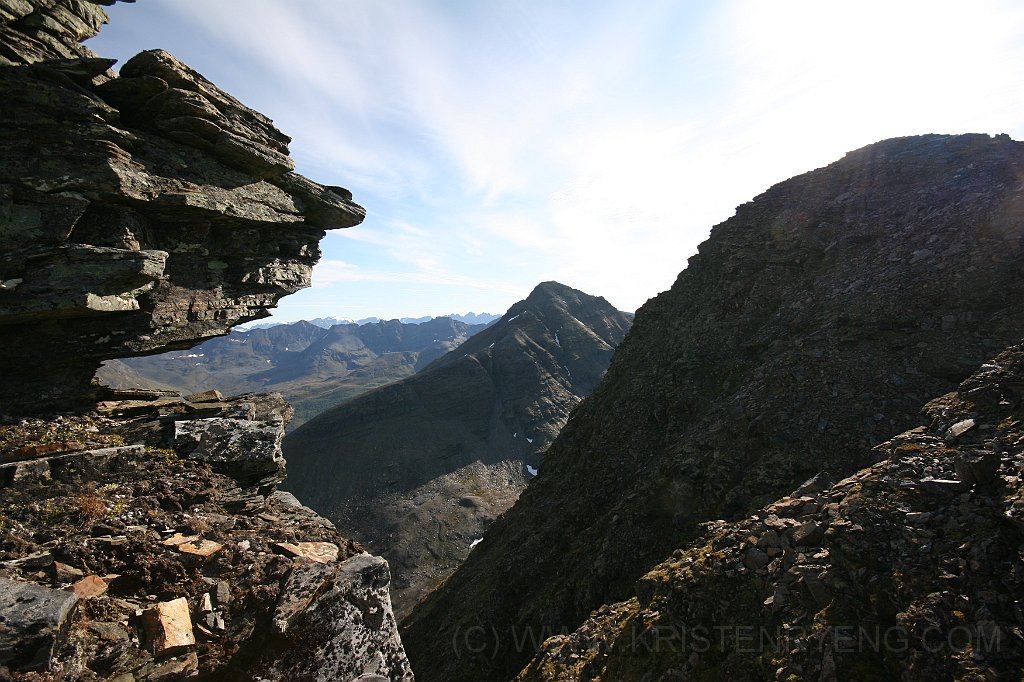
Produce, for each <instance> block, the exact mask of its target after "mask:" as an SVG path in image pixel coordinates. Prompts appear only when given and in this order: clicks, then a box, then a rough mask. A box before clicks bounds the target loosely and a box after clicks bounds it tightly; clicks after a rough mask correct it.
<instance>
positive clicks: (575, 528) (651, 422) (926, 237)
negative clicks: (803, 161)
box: [402, 135, 1024, 681]
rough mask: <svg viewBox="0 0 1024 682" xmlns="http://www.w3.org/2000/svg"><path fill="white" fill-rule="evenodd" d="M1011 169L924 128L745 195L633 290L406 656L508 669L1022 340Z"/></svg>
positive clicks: (502, 674)
mask: <svg viewBox="0 0 1024 682" xmlns="http://www.w3.org/2000/svg"><path fill="white" fill-rule="evenodd" d="M1022 177H1024V144H1022V143H1019V142H1014V141H1012V140H1010V139H1009V138H1008V137H1006V136H997V137H989V136H986V135H964V136H942V135H927V136H921V137H911V138H900V139H894V140H888V141H884V142H880V143H877V144H874V145H870V146H868V147H865V148H863V149H860V150H857V151H855V152H851V153H849V154H847V155H846V156H845V157H844V158H843V159H841V160H839V161H837V162H835V163H833V164H831V165H829V166H827V167H825V168H822V169H818V170H815V171H812V172H809V173H806V174H804V175H801V176H798V177H795V178H793V179H790V180H787V181H785V182H782V183H780V184H778V185H776V186H774V187H772V188H771V189H769V190H768V191H767V192H765V193H764V194H762V195H761V196H759V197H757V198H755V199H754V200H753V201H752V202H750V203H747V204H744V205H742V206H740V207H739V208H738V209H737V211H736V215H735V216H733V217H732V218H730V219H729V220H727V221H725V222H724V223H722V224H720V225H718V226H716V227H715V228H714V229H713V230H712V232H711V236H710V238H709V239H708V240H707V241H706V242H705V243H704V244H702V245H701V247H700V250H699V253H698V254H697V255H696V256H694V257H693V258H691V259H690V262H689V265H688V267H687V268H686V270H684V271H683V272H682V274H680V276H679V278H678V280H677V281H676V283H675V284H674V286H673V287H672V289H671V290H669V291H667V292H665V293H663V294H661V295H659V296H658V297H656V298H654V299H652V300H651V301H649V302H648V303H647V304H646V305H645V306H644V307H643V308H641V310H640V311H638V313H637V317H636V320H635V322H634V325H633V328H632V330H631V331H630V333H629V335H628V337H627V338H626V340H625V341H624V342H623V343H622V344H621V345H620V347H619V349H618V350H617V352H616V354H615V357H614V359H613V361H612V364H611V366H610V367H609V369H608V372H607V374H606V375H605V378H604V380H603V381H602V382H601V385H600V386H599V387H598V388H597V390H596V391H595V392H594V394H593V396H591V397H590V398H589V399H588V400H586V401H584V402H583V404H582V405H580V407H579V408H577V409H576V411H575V412H574V413H573V416H572V418H571V419H570V420H569V421H568V423H567V424H566V426H565V428H563V429H562V432H561V433H560V435H559V437H558V439H557V440H556V441H555V442H554V444H553V445H552V446H551V448H550V449H549V450H548V451H547V453H546V454H545V456H544V466H543V468H542V469H541V471H540V475H539V476H538V477H537V478H536V479H535V480H534V481H532V482H531V484H530V485H529V486H528V487H527V488H526V490H525V491H524V492H523V494H522V495H521V497H520V498H519V501H518V502H517V503H516V505H515V506H514V507H513V508H512V509H511V510H509V511H508V512H506V514H505V515H504V516H502V517H500V518H499V519H498V520H497V521H495V523H494V524H492V526H491V527H490V528H489V529H488V531H487V534H486V536H485V537H484V539H483V541H482V542H481V543H480V544H479V546H477V547H476V548H475V549H474V551H473V553H472V554H471V555H470V556H469V558H468V559H467V561H466V562H465V563H464V564H463V565H462V566H461V567H460V568H459V569H458V570H457V571H456V572H455V573H454V574H453V575H452V576H451V577H450V578H449V579H448V580H447V581H446V582H445V583H444V584H443V585H442V586H441V587H440V588H439V589H438V590H436V591H434V592H433V593H432V594H431V595H430V596H428V597H427V599H426V600H424V601H423V602H422V603H420V604H419V605H418V606H417V607H416V608H415V609H414V611H413V612H412V614H411V615H410V616H409V617H408V618H407V619H405V621H404V622H403V624H402V627H403V629H402V632H403V641H404V643H405V646H406V649H407V651H408V652H409V656H410V659H411V661H412V663H413V667H414V669H415V670H416V672H417V675H418V676H419V678H420V679H423V680H445V681H455V680H477V679H508V678H511V677H513V676H515V675H516V673H517V672H518V671H519V670H520V669H521V668H522V667H523V666H524V665H525V664H527V662H528V661H529V660H530V659H531V658H532V657H533V656H534V654H535V653H536V651H537V645H538V644H539V642H540V640H542V639H544V635H546V634H553V633H560V632H567V633H571V632H573V631H575V630H576V628H577V627H579V626H580V624H581V623H582V622H583V621H584V620H585V619H586V618H587V617H588V616H589V615H590V613H591V612H592V611H593V610H594V609H597V608H598V607H600V606H601V605H602V604H606V603H608V604H610V603H615V602H620V601H622V600H625V599H628V598H629V597H630V596H631V595H632V594H633V586H634V583H635V582H636V580H637V579H639V578H640V577H641V576H642V575H644V574H645V573H646V572H647V571H648V570H650V569H651V567H653V566H655V565H656V564H657V563H658V562H660V561H663V560H665V558H666V557H668V556H669V555H670V554H671V553H672V552H673V551H674V550H676V549H678V548H680V547H686V546H688V545H690V544H691V543H692V542H693V541H694V540H695V539H697V538H698V537H700V536H701V535H702V534H703V533H704V532H705V531H704V528H705V526H704V525H703V524H705V523H706V522H709V521H714V520H718V519H724V520H727V521H728V520H732V521H735V520H738V519H743V518H746V517H747V516H749V515H750V514H751V513H753V512H754V511H755V510H757V509H760V508H762V507H764V506H766V505H768V504H770V503H771V502H772V501H774V500H777V499H778V498H780V497H782V496H784V495H786V494H787V493H789V492H790V491H792V490H793V489H794V488H796V487H797V486H798V485H800V483H801V482H802V481H805V480H807V479H808V478H810V477H812V476H815V475H816V474H818V473H820V472H824V473H826V474H827V475H829V476H831V477H833V478H834V479H843V478H845V477H847V476H849V475H851V474H853V473H854V472H856V471H858V470H860V469H862V468H864V467H866V466H870V465H872V464H874V463H875V462H876V461H877V460H878V459H879V458H880V457H882V456H883V455H882V453H881V452H880V451H878V450H873V449H872V448H873V447H874V446H876V445H878V444H879V443H882V442H884V441H886V440H888V439H890V438H892V437H893V436H894V435H896V434H898V433H901V432H903V431H905V430H907V429H910V428H913V427H915V426H916V425H918V424H919V423H920V422H919V416H918V412H919V409H920V406H921V405H922V404H923V403H924V402H925V401H926V400H928V399H929V398H930V397H932V396H935V395H942V394H944V393H946V392H948V391H950V390H952V389H953V388H955V387H956V385H957V384H958V383H959V382H960V381H962V380H963V379H964V378H965V377H966V376H968V375H969V374H970V373H971V372H972V371H973V370H974V369H975V368H977V366H978V365H979V364H980V363H982V362H983V361H984V360H985V359H986V358H990V357H993V356H994V355H995V354H996V353H998V352H999V351H1000V350H1002V349H1003V348H1005V347H1006V346H1007V345H1009V344H1011V343H1015V342H1017V341H1019V339H1020V337H1021V330H1022V329H1024V309H1022V307H1021V306H1020V303H1019V302H1020V300H1022V299H1021V296H1022V294H1024V278H1022V277H1021V275H1022V273H1024V249H1022V247H1024V244H1022V238H1024V210H1022V209H1024V186H1022V183H1021V178H1022ZM969 503H970V504H973V502H969ZM808 513H809V512H808ZM813 561H820V559H813ZM733 596H735V598H737V599H739V598H741V597H742V595H739V594H737V595H730V598H733ZM473 633H476V634H477V635H479V634H480V633H486V637H478V638H477V640H476V641H474V642H473V643H472V646H471V647H468V648H467V647H465V646H463V647H459V646H456V644H457V643H459V642H461V641H463V640H461V639H460V637H468V636H469V635H471V634H473ZM607 679H612V678H610V677H609V678H607ZM637 679H639V677H638V678H637ZM669 679H671V676H670V677H669Z"/></svg>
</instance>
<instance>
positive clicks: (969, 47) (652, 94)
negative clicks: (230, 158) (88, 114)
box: [110, 0, 1024, 315]
mask: <svg viewBox="0 0 1024 682" xmlns="http://www.w3.org/2000/svg"><path fill="white" fill-rule="evenodd" d="M698 5H700V6H699V7H698ZM149 7H154V8H158V9H159V10H160V11H161V12H162V13H163V14H162V15H161V16H162V17H164V18H165V19H166V20H165V21H163V22H162V24H161V25H159V26H156V27H154V28H153V36H152V37H151V36H146V35H143V34H142V32H141V30H136V31H135V33H134V34H133V35H131V36H127V35H126V36H124V37H123V38H121V40H136V41H141V40H145V41H146V44H140V45H138V49H141V48H143V47H153V46H154V45H156V44H159V42H160V38H161V36H173V35H177V34H178V33H180V32H184V31H191V32H193V33H194V32H196V30H197V29H200V30H201V31H202V32H204V33H205V35H206V40H205V41H201V46H202V47H203V48H204V49H205V50H206V51H205V52H203V51H202V50H199V51H196V52H195V53H193V54H192V55H191V56H190V57H189V61H190V62H191V63H192V65H193V66H194V67H196V68H197V69H199V70H200V71H206V70H207V68H214V69H221V68H222V67H223V66H224V65H225V64H234V65H235V69H234V70H231V71H223V73H224V74H225V80H224V81H218V84H219V85H221V86H222V87H224V88H225V89H227V90H228V91H230V92H232V93H233V94H236V95H238V96H240V97H241V98H242V99H243V101H246V102H247V103H249V104H251V105H253V106H256V107H257V108H260V109H261V110H264V111H266V112H267V113H268V114H270V115H271V116H272V117H273V118H274V119H275V121H276V122H277V123H278V124H279V125H280V127H281V128H282V129H283V130H285V131H286V132H288V133H289V134H290V135H292V136H293V138H294V143H293V145H292V149H293V152H294V154H295V156H296V157H297V159H298V161H299V165H300V170H301V171H303V172H306V173H307V174H309V175H310V176H311V177H313V178H314V179H318V180H321V181H324V182H329V183H331V184H341V185H345V186H347V187H350V188H351V189H353V191H354V192H355V195H356V199H357V200H358V201H360V202H362V203H364V204H365V205H366V206H367V208H368V211H369V216H368V218H367V221H366V223H365V224H364V225H363V226H360V227H358V228H354V229H351V230H344V231H341V232H337V233H330V235H329V236H328V238H327V239H326V240H325V241H324V244H323V248H324V253H325V255H326V258H327V260H325V261H324V262H323V263H322V264H321V265H319V266H317V269H316V271H315V283H316V286H317V289H318V291H320V292H324V291H326V290H329V289H330V288H331V287H339V288H340V287H343V286H345V285H351V284H352V283H354V282H374V283H376V284H377V285H379V286H378V287H377V288H378V289H379V290H380V291H382V292H387V291H391V289H389V287H394V291H395V292H396V293H395V298H396V299H397V298H399V297H404V298H403V301H408V300H409V298H408V287H409V286H410V285H413V284H415V285H416V286H418V287H423V288H427V289H430V288H431V287H434V289H433V292H434V295H435V296H436V297H445V296H451V297H452V298H453V300H454V299H455V298H456V297H462V298H459V299H458V300H460V301H464V302H468V303H470V304H471V305H473V306H474V307H476V308H481V307H484V308H491V307H493V306H492V305H488V304H486V301H487V300H493V301H504V300H506V298H507V296H509V295H511V292H512V291H513V290H515V291H517V292H519V293H520V294H521V295H525V293H527V292H528V291H529V290H530V288H532V285H533V284H536V282H537V281H540V279H561V280H564V281H566V283H567V284H571V285H574V286H579V287H581V288H584V289H586V290H588V291H590V292H591V293H595V294H601V295H604V296H606V297H607V298H609V300H611V301H612V302H613V303H615V304H617V305H619V306H621V307H623V308H627V309H632V308H635V307H636V306H638V305H639V304H640V303H642V302H643V301H644V300H645V299H646V298H647V297H649V296H651V295H653V294H655V293H656V292H658V291H660V290H662V289H665V288H667V287H668V286H669V285H670V284H671V283H672V281H673V280H674V279H675V276H676V275H677V273H678V272H679V270H680V269H682V267H684V265H685V262H686V259H687V258H688V257H689V256H690V255H691V254H692V253H693V252H694V251H695V249H696V246H697V243H698V242H699V241H701V240H702V239H703V238H704V237H705V236H706V234H707V231H708V229H709V228H710V227H711V226H712V224H714V223H716V222H718V221H721V220H723V219H725V218H727V217H728V216H729V215H731V214H732V212H733V208H734V207H735V206H736V205H738V204H739V203H742V202H743V201H746V200H749V199H750V198H751V197H753V196H754V195H756V194H758V193H760V192H761V191H763V190H764V189H766V188H767V187H768V186H770V185H771V184H773V183H775V182H778V181H780V180H783V179H785V178H786V177H789V176H791V175H794V174H796V173H799V172H802V171H805V170H809V169H810V168H813V167H817V166H821V165H824V164H825V163H828V162H830V161H832V160H834V159H836V158H838V157H839V156H841V155H842V153H844V152H846V151H849V150H851V149H854V148H856V147H859V146H862V145H864V144H868V143H870V142H873V141H876V140H878V139H882V138H885V137H891V136H895V135H907V134H917V133H925V132H968V131H973V132H992V133H995V132H1009V133H1010V134H1011V135H1013V136H1015V137H1018V138H1021V137H1024V38H1022V36H1024V7H1022V6H1019V3H1018V2H1015V1H1014V0H976V1H975V2H972V3H970V4H969V5H967V4H965V3H963V2H959V1H958V2H952V1H951V0H906V1H904V2H899V3H893V2H882V1H881V0H863V1H862V2H858V3H855V4H850V3H846V4H843V3H825V2H820V0H792V1H787V2H785V3H767V2H763V1H761V0H731V1H729V2H722V3H714V4H712V3H679V2H676V1H674V0H656V1H654V0H652V2H645V3H642V4H636V3H634V4H624V3H618V2H611V1H610V0H598V1H590V0H588V1H585V2H584V1H583V0H567V1H566V2H559V3H551V2H547V1H546V0H544V1H542V0H495V1H494V2H487V3H476V2H458V3H454V2H447V1H444V0H389V2H386V3H385V2H364V1H356V0H303V3H302V7H301V11H300V10H298V9H297V7H296V6H295V5H294V4H287V3H281V2H279V1H275V0H244V1H243V0H218V2H216V3H195V2H180V0H147V3H140V4H139V5H138V6H136V7H127V6H126V7H124V8H122V7H121V6H120V5H116V6H114V8H113V12H114V13H115V23H114V25H113V26H112V27H111V29H110V34H111V35H116V31H117V23H116V17H117V15H119V14H122V13H123V14H125V15H128V14H129V13H139V12H146V11H149V10H148V9H147V8H149ZM135 28H136V29H137V27H135ZM204 60H205V61H204ZM233 74H238V75H237V76H233ZM241 74H248V77H242V76H241ZM232 77H234V78H235V80H234V81H232ZM400 288H401V289H400ZM465 292H471V294H472V295H474V296H476V295H479V296H480V298H475V299H472V300H471V301H468V300H467V299H466V298H465V297H466V296H469V295H470V294H467V293H465ZM488 292H491V294H490V295H493V298H491V299H487V298H485V295H489V294H488ZM336 298H339V299H342V298H344V297H336ZM385 298H386V297H382V298H381V299H380V300H381V301H384V300H385ZM295 299H296V305H298V304H299V302H301V301H302V299H301V298H300V297H295ZM292 300H293V299H292V298H289V299H285V301H284V302H283V303H282V306H283V307H285V308H287V307H288V306H289V305H290V301H292ZM417 300H419V299H417ZM325 305H326V303H325ZM351 305H356V303H354V302H353V303H352V304H351ZM378 305H386V303H383V302H382V303H379V304H378ZM396 305H397V304H396ZM396 312H397V311H396ZM413 312H415V311H408V310H402V311H401V314H407V313H408V314H411V313H413ZM325 313H331V314H336V313H344V311H338V310H332V311H325ZM380 314H382V315H388V314H392V313H391V312H389V311H387V310H381V311H380Z"/></svg>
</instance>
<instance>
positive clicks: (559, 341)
mask: <svg viewBox="0 0 1024 682" xmlns="http://www.w3.org/2000/svg"><path fill="white" fill-rule="evenodd" d="M555 345H556V346H558V347H559V348H561V347H562V341H561V340H560V339H559V338H558V332H555Z"/></svg>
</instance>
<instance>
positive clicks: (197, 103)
mask: <svg viewBox="0 0 1024 682" xmlns="http://www.w3.org/2000/svg"><path fill="white" fill-rule="evenodd" d="M26 5H31V11H29V8H28V7H27V6H26ZM4 8H6V9H4ZM90 8H91V9H90ZM33 17H35V18H33ZM70 17H78V19H77V20H73V19H72V18H70ZM103 20H105V15H104V14H103V12H102V10H100V9H99V8H97V7H95V6H94V5H93V4H92V3H89V2H71V1H70V0H64V1H62V2H50V3H46V2H43V1H42V0H35V1H34V2H32V3H20V2H18V3H16V2H12V1H10V0H8V2H4V3H2V4H0V22H2V24H3V32H4V36H5V37H6V39H9V42H7V43H6V50H7V51H6V52H0V54H5V55H7V61H8V62H11V63H12V65H9V66H0V89H2V91H3V92H4V100H3V102H2V104H0V120H2V121H3V125H2V126H0V331H2V333H3V335H4V338H5V340H6V341H7V348H8V349H9V350H8V352H6V353H5V355H4V358H3V360H2V361H0V377H2V378H0V389H2V391H3V393H4V396H5V405H4V407H5V411H7V412H9V413H19V412H26V411H31V410H32V409H34V408H42V407H44V406H45V407H48V408H51V409H52V408H53V407H54V406H56V405H58V404H74V403H75V402H76V401H83V400H84V399H85V398H87V397H88V396H89V392H90V388H89V386H90V380H91V378H92V375H93V373H94V372H95V370H96V368H97V367H98V366H99V364H100V362H102V361H103V360H105V359H109V358H116V357H128V356H132V355H139V354H148V353H152V352H154V351H158V350H165V349H174V348H184V347H189V346H192V345H194V344H195V343H196V342H197V341H200V340H202V339H205V338H209V337H211V336H215V335H220V334H224V333H226V332H227V331H228V330H229V329H230V328H231V326H233V325H235V324H239V323H241V322H245V321H247V320H252V319H257V318H259V317H265V316H266V315H267V310H268V309H269V308H271V307H273V306H274V305H275V303H276V302H277V300H278V299H279V298H281V297H282V296H284V295H286V294H288V293H292V292H294V291H297V290H298V289H301V288H303V287H306V286H309V281H310V272H311V268H312V266H313V264H314V263H315V262H316V261H317V259H318V258H319V255H320V254H319V248H318V242H319V240H320V238H321V237H322V236H323V234H324V230H325V229H332V228H338V227H348V226H352V225H355V224H358V223H359V222H360V221H361V220H362V218H363V215H364V211H363V209H362V208H361V207H359V206H357V205H356V204H354V203H352V201H351V198H352V197H351V194H350V193H349V192H348V191H347V190H344V189H342V188H338V187H326V186H322V185H318V184H316V183H314V182H311V181H310V180H307V179H306V178H303V177H301V176H299V175H296V174H294V173H292V172H291V171H292V168H293V163H292V161H291V160H290V159H289V157H288V142H289V138H288V137H287V136H286V135H284V134H283V133H281V132H280V131H279V130H277V129H276V128H275V127H274V125H273V123H272V122H271V121H270V120H269V119H268V118H266V117H265V116H263V115H262V114H259V113H258V112H255V111H253V110H251V109H249V108H247V107H245V106H244V105H243V104H241V103H240V102H238V100H236V99H234V98H233V97H231V96H230V95H228V94H227V93H225V92H223V91H222V90H220V89H219V88H217V87H216V86H215V85H213V84H212V83H210V82H209V81H207V80H206V79H205V78H203V77H202V76H201V75H200V74H198V73H196V72H195V71H194V70H192V69H190V68H189V67H187V66H186V65H184V64H182V63H181V62H179V61H178V60H177V59H175V58H174V57H173V56H171V55H170V54H168V53H166V52H163V51H160V50H154V51H148V52H144V53H142V54H140V55H138V56H136V57H135V58H133V59H131V60H129V62H128V63H126V64H125V65H124V67H123V69H122V76H121V77H114V78H111V76H112V74H109V75H108V74H104V73H103V72H104V70H105V68H106V66H108V65H109V63H110V62H109V61H104V60H97V59H96V58H95V57H94V56H92V54H91V52H88V51H86V50H85V48H81V49H79V48H77V47H67V48H66V49H65V48H61V47H59V46H55V45H50V47H49V48H46V47H45V45H44V43H45V40H43V39H41V38H39V36H40V35H42V34H43V33H46V35H50V34H54V35H56V34H59V35H60V36H62V40H64V41H65V42H66V43H67V45H75V44H76V43H75V41H76V40H77V39H80V38H81V37H83V36H85V35H92V34H94V33H95V32H96V30H98V28H99V25H100V24H101V23H102V21H103ZM75 21H78V23H75ZM71 24H74V26H75V27H77V28H74V29H73V30H72V28H69V26H71ZM40 27H42V28H40ZM62 27H63V28H62ZM40 31H42V32H43V33H40ZM90 31H91V32H90ZM15 35H17V36H21V38H22V40H21V42H18V41H16V40H14V39H13V38H12V36H15ZM55 59H56V60H57V61H54V60H55ZM15 64H16V65H15Z"/></svg>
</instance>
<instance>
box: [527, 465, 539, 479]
mask: <svg viewBox="0 0 1024 682" xmlns="http://www.w3.org/2000/svg"><path fill="white" fill-rule="evenodd" d="M539 471H540V469H534V468H533V467H532V466H530V465H529V464H527V465H526V472H527V473H528V474H530V475H531V476H536V475H537V473H538V472H539Z"/></svg>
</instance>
